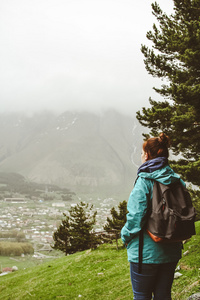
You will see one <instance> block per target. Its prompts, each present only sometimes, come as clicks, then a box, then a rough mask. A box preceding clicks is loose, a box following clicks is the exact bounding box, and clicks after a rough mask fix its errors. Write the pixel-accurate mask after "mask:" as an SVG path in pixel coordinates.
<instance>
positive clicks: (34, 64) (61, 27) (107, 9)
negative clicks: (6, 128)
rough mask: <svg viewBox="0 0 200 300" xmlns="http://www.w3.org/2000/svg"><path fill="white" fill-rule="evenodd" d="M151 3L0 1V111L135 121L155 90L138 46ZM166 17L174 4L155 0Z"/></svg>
mask: <svg viewBox="0 0 200 300" xmlns="http://www.w3.org/2000/svg"><path fill="white" fill-rule="evenodd" d="M151 2H152V1H149V0H140V1H132V0H123V1H122V0H101V1H94V0H74V1H66V0H59V1H56V0H34V1H30V0H18V1H12V0H2V1H1V9H0V37H1V38H0V64H1V69H0V81H1V91H0V102H1V112H8V111H9V112H10V111H25V112H31V111H40V110H53V111H58V112H62V111H65V110H89V111H99V110H104V109H108V108H115V109H117V110H119V111H121V112H124V113H129V114H131V115H133V114H134V113H135V111H136V110H138V109H140V108H141V107H142V106H147V105H148V98H149V96H152V97H153V98H155V99H156V97H157V98H158V96H157V95H155V93H154V91H153V90H152V87H153V86H158V85H160V82H159V81H158V80H155V79H153V78H152V77H151V76H150V75H148V74H147V72H146V70H145V67H144V63H143V56H142V54H141V52H140V47H141V44H142V43H143V44H147V43H148V41H147V39H146V37H145V35H146V32H147V31H148V30H151V28H152V25H153V22H155V18H154V17H153V16H152V13H151ZM158 3H159V4H160V6H161V8H162V9H163V10H164V11H166V12H172V5H173V1H165V0H159V1H158Z"/></svg>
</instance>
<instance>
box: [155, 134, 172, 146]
mask: <svg viewBox="0 0 200 300" xmlns="http://www.w3.org/2000/svg"><path fill="white" fill-rule="evenodd" d="M158 141H159V143H162V144H164V145H165V146H167V147H169V146H170V140H169V137H168V136H167V135H166V134H165V133H163V132H161V133H160V134H159V137H158Z"/></svg>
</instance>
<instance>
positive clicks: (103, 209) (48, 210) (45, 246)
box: [0, 198, 116, 252]
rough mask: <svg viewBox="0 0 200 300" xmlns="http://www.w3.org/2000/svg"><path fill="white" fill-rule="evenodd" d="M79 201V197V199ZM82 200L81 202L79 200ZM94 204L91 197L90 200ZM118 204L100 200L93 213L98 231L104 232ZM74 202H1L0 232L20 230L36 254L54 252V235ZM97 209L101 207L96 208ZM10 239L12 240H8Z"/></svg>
mask: <svg viewBox="0 0 200 300" xmlns="http://www.w3.org/2000/svg"><path fill="white" fill-rule="evenodd" d="M79 200H80V198H79ZM80 201H81V200H80ZM89 202H90V203H91V204H93V203H92V198H90V199H89ZM115 204H116V201H115V200H113V199H112V198H109V199H104V200H101V199H99V198H98V199H97V201H96V204H95V205H94V210H95V211H97V217H96V219H97V222H96V226H95V231H99V230H102V227H103V225H104V224H105V222H106V219H107V217H108V216H109V215H110V209H111V208H112V207H113V206H115ZM73 205H76V203H72V202H69V201H68V202H64V201H60V202H59V201H56V202H54V201H44V200H42V199H38V200H37V201H36V200H34V201H33V200H30V199H29V200H26V199H24V198H4V199H1V200H0V206H1V219H0V231H1V232H8V231H17V232H19V233H22V236H23V237H25V238H24V239H22V240H25V241H27V242H30V243H31V244H32V245H33V247H34V251H35V252H36V251H51V250H52V247H51V245H53V233H54V231H56V229H57V228H58V226H59V225H60V223H61V220H62V219H63V213H66V214H67V212H68V210H69V209H70V207H71V206H73ZM97 206H98V207H97ZM1 240H5V239H3V238H0V241H1ZM7 240H10V241H11V240H12V238H9V239H7Z"/></svg>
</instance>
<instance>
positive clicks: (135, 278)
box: [130, 262, 177, 300]
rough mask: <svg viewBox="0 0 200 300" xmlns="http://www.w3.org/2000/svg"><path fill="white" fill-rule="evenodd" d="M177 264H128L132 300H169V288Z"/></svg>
mask: <svg viewBox="0 0 200 300" xmlns="http://www.w3.org/2000/svg"><path fill="white" fill-rule="evenodd" d="M176 265H177V262H173V263H165V264H142V272H141V274H139V273H138V264H137V263H130V273H131V282H132V288H133V294H134V300H151V299H152V295H153V296H154V297H153V299H154V300H171V299H172V298H171V287H172V283H173V279H174V272H175V268H176Z"/></svg>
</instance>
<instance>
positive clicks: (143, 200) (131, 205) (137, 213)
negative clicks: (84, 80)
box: [121, 177, 151, 244]
mask: <svg viewBox="0 0 200 300" xmlns="http://www.w3.org/2000/svg"><path fill="white" fill-rule="evenodd" d="M147 181H148V182H147ZM150 182H151V181H150V180H147V179H144V178H141V177H138V179H137V181H136V184H135V186H134V188H133V190H132V192H131V194H130V197H129V200H128V205H127V210H128V213H127V215H126V217H127V221H126V224H125V225H124V227H123V228H122V230H121V239H122V241H123V243H124V244H128V243H129V242H130V241H131V240H132V239H133V238H134V236H136V235H137V234H138V233H139V232H140V230H141V228H142V227H143V225H144V224H145V219H146V218H145V217H146V214H147V210H148V207H149V205H150V198H151V186H150Z"/></svg>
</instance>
